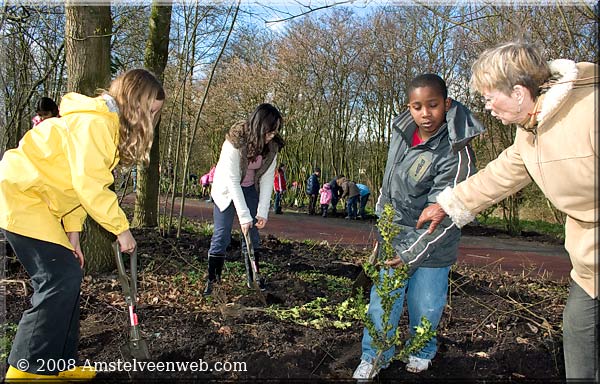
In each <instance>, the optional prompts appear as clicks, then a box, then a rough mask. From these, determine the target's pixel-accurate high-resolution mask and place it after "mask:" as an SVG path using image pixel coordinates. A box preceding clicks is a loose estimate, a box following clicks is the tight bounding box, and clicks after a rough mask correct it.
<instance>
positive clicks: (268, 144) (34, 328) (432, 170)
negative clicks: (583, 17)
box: [0, 42, 599, 381]
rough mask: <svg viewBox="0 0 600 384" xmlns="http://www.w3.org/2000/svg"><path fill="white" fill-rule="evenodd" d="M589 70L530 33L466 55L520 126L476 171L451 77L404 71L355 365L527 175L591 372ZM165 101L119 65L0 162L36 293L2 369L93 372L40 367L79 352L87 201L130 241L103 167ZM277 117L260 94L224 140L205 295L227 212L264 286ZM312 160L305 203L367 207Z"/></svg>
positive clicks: (153, 83)
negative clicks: (554, 55) (400, 277)
mask: <svg viewBox="0 0 600 384" xmlns="http://www.w3.org/2000/svg"><path fill="white" fill-rule="evenodd" d="M598 83H599V81H598V66H597V65H595V64H592V63H575V62H573V61H570V60H555V61H552V62H548V61H547V60H546V59H545V58H544V57H543V55H542V54H541V52H540V51H539V50H538V49H537V48H536V47H534V46H533V45H531V44H529V43H523V42H513V43H508V44H503V45H500V46H498V47H495V48H492V49H488V50H486V51H484V52H483V53H482V54H481V55H480V57H479V58H478V59H477V61H476V62H475V63H474V64H473V66H472V78H471V87H472V88H473V89H474V90H476V91H477V92H478V93H480V94H481V95H482V96H483V98H484V100H483V102H484V103H485V109H486V110H489V111H491V114H492V116H493V117H496V118H497V119H499V120H500V121H501V123H502V124H504V125H509V124H516V125H517V127H518V129H517V132H516V136H515V141H514V143H513V144H512V145H511V146H510V147H509V148H507V149H506V150H505V151H503V152H502V153H501V154H500V155H499V156H498V158H497V159H495V160H493V161H491V162H490V163H489V164H488V165H487V166H486V167H485V168H484V169H483V170H482V171H480V172H478V173H476V174H474V173H475V164H474V161H475V159H474V152H473V150H472V149H471V147H470V141H471V140H472V139H473V138H475V137H477V136H479V135H480V134H481V133H482V132H483V131H484V127H483V126H482V125H481V123H480V122H479V121H478V120H477V119H476V118H475V117H474V116H473V114H472V113H471V112H470V111H469V109H468V108H467V107H465V106H464V105H462V104H461V103H459V102H457V101H456V100H453V99H452V98H450V97H449V96H448V89H447V86H446V83H445V81H444V80H443V79H442V78H441V77H439V76H438V75H435V74H423V75H420V76H417V77H415V78H414V79H412V81H410V83H409V84H408V88H407V89H406V95H407V102H408V103H407V110H406V111H405V112H403V113H402V114H400V115H399V116H398V117H396V118H395V119H394V120H393V121H392V127H391V131H392V132H391V133H392V134H391V141H390V143H389V151H388V157H387V162H386V167H385V171H384V174H383V180H382V190H381V194H380V197H379V200H378V202H377V204H376V213H377V214H380V213H381V212H382V210H383V207H384V206H385V205H387V204H391V206H392V207H393V209H394V212H395V214H394V223H395V224H397V225H399V226H400V227H401V229H402V230H401V231H400V233H399V235H397V237H396V238H395V239H393V242H392V243H393V248H394V251H395V257H394V258H393V259H391V260H387V261H386V262H385V263H384V266H383V267H382V268H381V270H380V275H379V278H380V281H375V282H374V285H373V288H372V289H371V292H370V302H369V307H368V316H370V317H371V319H372V321H373V323H374V328H371V330H369V329H367V328H365V329H364V330H363V338H362V353H361V356H360V363H359V364H358V366H357V368H356V370H355V371H354V373H353V378H355V379H357V380H360V381H363V380H371V379H373V378H374V376H375V375H377V373H378V372H379V370H380V369H383V368H385V367H387V366H388V365H389V364H390V362H391V361H392V358H393V356H394V352H395V351H394V348H393V347H392V348H390V349H389V350H387V351H383V353H382V354H381V353H380V351H377V350H376V348H375V347H374V343H373V339H374V338H375V335H372V334H371V333H370V332H371V331H382V330H385V329H387V330H389V333H391V334H394V333H395V332H396V330H397V327H398V325H399V321H400V317H401V315H402V311H403V307H404V302H405V301H406V303H407V309H408V317H409V319H408V326H409V327H408V331H409V333H410V334H411V335H412V334H414V333H415V331H416V330H415V327H416V325H418V323H419V321H420V319H421V317H422V316H425V317H426V318H427V319H428V320H429V322H430V323H431V326H432V328H433V330H436V329H437V327H438V324H439V322H440V319H441V317H442V315H443V313H444V308H445V306H446V302H447V293H448V276H449V272H450V268H451V267H452V265H453V264H454V263H455V262H456V259H457V254H458V243H459V239H460V228H461V227H462V226H464V225H465V224H467V223H468V222H470V221H472V220H473V219H474V218H475V215H476V214H477V213H478V212H481V211H482V210H483V209H485V208H487V207H489V206H491V205H492V204H494V203H497V202H498V201H500V200H502V199H504V198H506V197H508V196H510V195H511V194H513V193H516V192H517V191H519V190H521V189H522V188H524V187H525V186H526V185H528V184H530V183H531V182H532V181H535V182H536V184H537V185H538V186H539V187H540V189H541V190H542V192H543V193H544V194H545V196H547V197H548V199H549V200H550V201H551V202H552V203H553V204H554V205H555V206H556V207H557V208H558V209H560V210H561V211H563V212H565V213H566V215H567V223H566V227H565V237H566V244H565V245H566V248H567V250H568V252H569V256H570V259H571V262H572V264H573V269H572V271H571V277H572V282H571V288H570V292H569V297H568V299H567V302H566V306H565V309H564V313H563V346H564V358H565V371H566V378H567V379H568V380H571V379H574V380H586V381H589V380H594V379H595V380H597V379H598V365H597V361H598V343H597V340H598V318H597V313H598V303H599V300H598V270H597V259H596V255H597V251H598V249H597V244H598V239H597V233H598V221H597V220H598V210H597V209H598V200H597V199H598V197H597V195H596V194H595V191H596V190H597V186H596V185H594V182H595V180H596V176H597V173H596V172H597V171H596V168H595V165H596V164H597V163H598V159H599V156H598V152H597V147H596V144H597V135H598V126H597V123H595V121H594V118H595V116H594V114H593V113H592V112H591V111H593V110H594V108H595V107H596V101H597V99H598ZM164 100H165V92H164V89H163V87H162V85H161V84H160V82H159V81H158V80H157V79H156V78H155V77H154V75H152V74H151V73H150V72H148V71H146V70H143V69H137V70H131V71H128V72H125V73H124V74H122V75H120V76H119V77H117V78H116V79H115V80H114V81H113V82H112V83H111V85H110V87H109V89H108V90H106V91H104V92H103V93H102V94H100V95H98V96H97V97H87V96H84V95H79V94H75V93H70V94H67V95H65V96H64V97H63V100H62V102H61V114H63V116H62V117H61V118H60V119H47V118H48V117H51V116H58V109H56V110H54V109H53V108H52V112H51V113H52V114H53V113H54V112H56V115H52V114H50V115H47V114H46V112H47V110H46V106H44V108H43V109H42V108H39V111H38V115H39V116H40V119H41V122H39V124H38V125H37V126H36V127H34V128H33V129H32V130H31V131H29V132H27V133H26V134H25V136H24V137H23V139H22V140H21V142H20V144H19V147H18V148H16V149H11V150H9V151H6V153H5V154H4V156H3V158H2V160H1V161H0V228H2V230H3V231H4V233H5V236H6V238H7V240H8V242H9V243H10V245H11V246H12V248H13V249H14V251H15V254H16V255H17V257H18V259H19V260H20V262H21V263H22V264H23V266H24V267H25V269H26V270H27V273H28V274H29V275H30V277H31V279H32V285H33V288H34V293H33V297H32V303H33V307H32V308H30V309H28V310H27V311H25V312H24V314H23V317H22V319H21V321H20V323H19V326H18V330H17V334H16V336H15V340H14V341H13V343H12V350H11V353H10V356H9V357H8V363H9V369H8V372H7V374H6V379H7V380H13V379H21V380H27V381H29V380H34V379H40V378H48V379H52V378H66V377H70V378H75V379H90V378H91V377H93V375H94V372H93V371H92V372H90V371H87V370H84V369H82V367H76V368H75V369H72V370H71V371H69V372H67V371H62V372H61V371H59V370H58V369H56V370H55V371H46V372H45V375H40V374H39V372H38V371H39V369H40V364H41V363H43V362H44V361H48V360H54V361H57V360H58V359H61V360H64V361H70V360H69V359H73V360H76V359H77V348H78V336H79V311H80V308H79V298H80V296H79V290H80V285H81V280H82V277H83V271H82V268H83V265H84V255H83V252H82V250H81V246H80V241H79V234H80V232H81V231H82V225H83V221H84V219H85V217H86V215H87V214H88V213H89V214H90V216H91V217H92V218H93V219H95V220H96V221H97V222H98V223H100V224H101V225H102V226H103V227H104V228H105V229H106V230H108V231H110V232H112V233H113V234H114V235H116V237H117V241H118V243H119V246H120V248H121V251H123V252H132V251H133V250H134V249H135V248H136V241H135V239H134V238H133V235H132V234H131V232H130V231H129V223H128V220H127V217H126V215H125V213H124V212H123V210H122V209H121V208H119V205H118V199H117V196H116V195H115V193H114V191H111V190H110V189H109V188H108V187H109V186H110V184H111V183H112V182H113V178H112V175H111V170H112V169H114V167H116V166H117V164H118V163H119V161H121V163H125V164H126V165H134V164H147V163H148V160H149V152H150V147H151V144H152V140H153V137H154V136H153V130H154V127H155V126H156V124H157V121H158V117H159V116H160V111H161V109H162V106H163V103H164ZM46 120H48V121H46ZM282 126H283V117H282V115H281V113H280V112H279V110H278V109H277V108H276V107H275V106H273V105H271V104H268V103H264V104H260V105H259V106H257V107H256V109H255V110H254V111H253V112H252V113H251V114H250V115H249V116H248V117H247V118H246V119H243V120H241V121H239V122H236V123H235V124H233V126H232V127H231V128H230V129H229V131H228V133H227V135H226V137H225V139H224V142H223V145H222V147H221V152H220V156H219V160H218V162H217V164H216V166H215V167H214V173H213V180H212V188H211V191H210V195H211V196H212V199H213V201H214V208H213V222H214V231H213V235H212V238H211V243H210V248H209V250H208V254H207V255H205V256H207V259H208V266H207V270H208V271H207V272H208V277H207V281H206V286H205V290H204V295H207V296H208V295H211V294H212V292H213V290H214V289H215V287H216V286H218V284H219V282H220V281H221V278H222V272H223V266H224V262H225V257H226V253H227V247H228V246H229V244H230V241H231V234H232V231H233V222H234V217H235V215H237V218H238V221H239V224H240V229H241V231H242V234H243V239H242V247H241V248H242V254H243V256H244V260H245V264H246V278H247V281H246V284H247V285H248V287H250V286H251V283H254V282H257V283H258V284H259V286H260V288H261V289H266V287H267V282H266V281H264V280H261V281H256V278H255V274H254V270H253V268H251V266H250V262H249V261H250V260H249V253H248V251H247V249H248V248H250V247H252V248H250V249H252V250H253V253H254V256H255V260H256V264H257V269H258V262H259V260H260V258H261V253H260V249H261V246H260V237H259V233H258V230H259V229H263V228H264V227H265V226H266V225H267V222H268V214H269V207H270V201H271V195H272V192H273V189H275V191H276V201H277V202H276V207H275V212H276V213H278V212H279V213H280V212H281V205H280V204H281V193H283V192H284V191H285V188H286V182H285V166H283V165H281V164H280V165H279V166H278V167H276V164H278V163H277V157H278V154H279V152H280V150H281V149H282V148H283V146H284V140H283V138H282V137H281V131H282ZM67 127H68V128H67ZM42 133H45V134H42ZM99 142H101V143H103V144H104V145H102V146H99V145H97V143H99ZM42 170H43V171H42ZM320 174H321V170H320V169H319V168H314V172H313V174H312V175H311V176H310V178H309V179H308V181H307V185H306V194H307V195H308V196H309V206H308V213H309V214H311V215H314V214H316V203H317V199H318V196H319V195H320V196H321V199H320V200H319V202H320V204H321V214H322V215H324V216H327V214H328V207H329V205H331V207H332V212H335V211H336V206H337V203H338V202H339V200H340V199H346V205H347V208H346V212H347V218H348V219H353V218H356V217H357V216H358V215H360V216H362V217H364V214H365V210H364V207H365V205H366V202H367V201H368V198H369V195H370V191H369V189H368V188H367V187H366V186H364V185H362V184H356V183H354V182H353V181H351V180H348V179H346V178H345V177H344V176H339V177H336V178H335V179H334V180H332V181H331V182H330V183H328V184H325V185H324V186H323V187H322V188H321V185H320V183H319V177H320ZM276 175H277V177H276ZM277 178H279V179H278V180H277ZM275 185H277V188H275ZM278 193H279V197H277V196H278V195H277V194H278ZM358 204H360V208H358V209H357V205H358ZM31 223H36V224H37V225H33V226H32V225H31ZM427 223H430V224H429V225H427ZM246 238H247V239H249V242H251V245H250V244H249V243H248V244H246V240H245V239H246ZM381 248H382V247H379V248H378V249H379V250H381ZM203 257H204V256H203ZM400 266H406V267H407V268H408V278H407V279H406V281H405V285H404V286H403V287H402V288H400V296H399V297H398V298H397V299H396V300H395V302H394V309H393V311H392V314H391V315H390V316H384V314H383V309H382V308H383V305H382V302H383V301H384V300H386V299H387V298H386V297H381V296H380V292H379V290H378V289H377V286H378V285H379V284H380V283H381V282H382V281H384V280H385V279H386V278H387V276H388V275H391V274H392V273H393V270H394V268H398V267H400ZM57 308H59V309H60V310H57ZM384 319H387V321H388V324H384V323H383V321H384ZM388 325H391V329H390V328H389V327H388ZM437 351H438V344H437V339H436V338H435V337H434V338H432V339H431V340H429V341H428V342H427V343H426V345H425V346H424V347H423V348H421V349H420V350H417V351H413V352H412V353H411V354H410V356H408V360H407V364H406V369H407V370H408V371H409V372H412V373H419V372H422V371H424V370H426V369H428V368H429V366H430V365H431V363H432V359H433V358H434V357H435V355H436V353H437ZM22 361H26V362H28V363H29V364H28V368H27V369H26V370H25V371H21V370H20V369H19V367H22V365H20V364H22V363H21V362H22ZM18 363H19V365H18Z"/></svg>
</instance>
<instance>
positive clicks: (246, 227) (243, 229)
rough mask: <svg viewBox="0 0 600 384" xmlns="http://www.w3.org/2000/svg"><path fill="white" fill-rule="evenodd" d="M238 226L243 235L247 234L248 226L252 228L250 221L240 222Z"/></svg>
mask: <svg viewBox="0 0 600 384" xmlns="http://www.w3.org/2000/svg"><path fill="white" fill-rule="evenodd" d="M240 227H241V228H242V233H243V234H244V235H245V236H248V232H249V231H250V228H252V222H251V221H250V222H248V223H244V224H240Z"/></svg>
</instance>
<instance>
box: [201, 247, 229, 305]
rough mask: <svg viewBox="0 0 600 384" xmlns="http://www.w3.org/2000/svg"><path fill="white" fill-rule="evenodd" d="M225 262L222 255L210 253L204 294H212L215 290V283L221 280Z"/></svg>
mask: <svg viewBox="0 0 600 384" xmlns="http://www.w3.org/2000/svg"><path fill="white" fill-rule="evenodd" d="M223 264H225V257H223V256H220V255H208V280H207V281H206V287H205V288H204V292H203V293H202V295H203V296H210V295H211V294H212V291H213V285H214V284H215V283H219V282H220V281H221V272H222V271H223Z"/></svg>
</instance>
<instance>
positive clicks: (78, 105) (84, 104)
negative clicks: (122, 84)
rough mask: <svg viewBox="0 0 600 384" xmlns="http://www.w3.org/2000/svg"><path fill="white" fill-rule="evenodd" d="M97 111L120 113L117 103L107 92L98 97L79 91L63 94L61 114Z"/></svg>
mask: <svg viewBox="0 0 600 384" xmlns="http://www.w3.org/2000/svg"><path fill="white" fill-rule="evenodd" d="M81 112H96V113H117V114H118V113H119V109H118V107H117V103H116V102H115V100H114V99H113V98H112V97H111V96H110V95H107V94H103V95H102V96H98V97H89V96H85V95H81V94H79V93H75V92H71V93H67V94H66V95H64V96H63V98H62V100H61V102H60V114H61V116H67V115H70V114H72V113H81Z"/></svg>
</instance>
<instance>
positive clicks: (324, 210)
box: [321, 204, 329, 217]
mask: <svg viewBox="0 0 600 384" xmlns="http://www.w3.org/2000/svg"><path fill="white" fill-rule="evenodd" d="M328 209H329V204H321V216H323V217H327V210H328Z"/></svg>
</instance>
